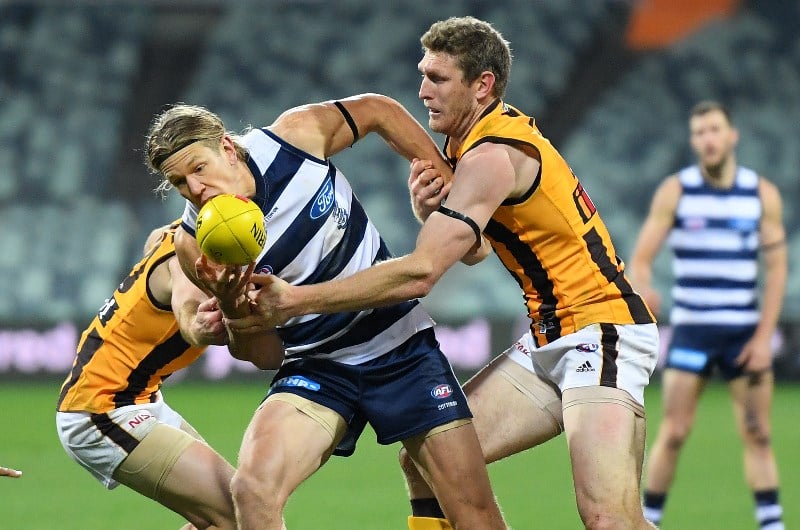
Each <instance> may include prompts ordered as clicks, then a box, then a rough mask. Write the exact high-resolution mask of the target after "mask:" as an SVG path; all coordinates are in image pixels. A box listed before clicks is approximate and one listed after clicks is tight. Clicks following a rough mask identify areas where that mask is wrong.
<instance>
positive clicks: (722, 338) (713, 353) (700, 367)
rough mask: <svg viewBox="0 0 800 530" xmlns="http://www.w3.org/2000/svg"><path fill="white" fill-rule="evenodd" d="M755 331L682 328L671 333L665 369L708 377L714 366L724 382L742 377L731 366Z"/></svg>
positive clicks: (719, 328) (738, 371) (738, 327)
mask: <svg viewBox="0 0 800 530" xmlns="http://www.w3.org/2000/svg"><path fill="white" fill-rule="evenodd" d="M755 330H756V327H755V326H754V325H750V326H711V325H699V324H698V325H681V326H675V327H674V328H673V329H672V341H671V342H670V345H669V351H668V352H667V362H666V367H667V368H675V369H677V370H683V371H685V372H692V373H695V374H698V375H700V376H703V377H709V376H710V375H711V373H712V371H713V369H714V367H715V366H716V367H717V368H718V369H719V372H720V374H721V375H722V378H723V379H724V380H725V381H730V380H732V379H736V378H737V377H739V376H741V375H744V370H743V369H742V367H741V366H737V365H736V364H735V363H734V360H735V359H736V357H738V356H739V354H740V353H742V348H743V347H744V345H745V343H747V341H749V340H750V339H751V338H753V334H754V333H755Z"/></svg>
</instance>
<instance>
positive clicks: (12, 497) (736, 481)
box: [0, 383, 800, 530]
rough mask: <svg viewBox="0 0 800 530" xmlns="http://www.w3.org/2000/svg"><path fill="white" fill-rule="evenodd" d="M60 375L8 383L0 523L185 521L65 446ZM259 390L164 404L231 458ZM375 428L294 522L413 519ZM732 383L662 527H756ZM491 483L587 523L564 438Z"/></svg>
mask: <svg viewBox="0 0 800 530" xmlns="http://www.w3.org/2000/svg"><path fill="white" fill-rule="evenodd" d="M658 390H659V389H658V387H657V386H654V387H651V388H650V389H649V390H648V394H647V399H648V410H649V418H648V421H649V424H650V432H651V434H653V433H654V432H655V426H656V422H657V421H658V418H659V416H660V411H659V403H660V402H659V394H658ZM56 393H57V383H55V384H52V385H45V384H41V383H36V384H22V383H3V384H2V385H0V402H1V403H2V404H3V405H2V407H3V412H2V418H3V422H2V427H1V429H2V430H1V431H0V433H2V434H0V465H6V466H10V467H16V468H17V469H22V470H23V471H24V473H25V474H24V476H23V477H22V478H20V479H7V478H2V479H0V528H8V529H15V530H18V529H19V530H21V529H36V530H39V529H41V530H49V529H80V530H85V529H106V528H116V529H122V530H126V529H131V530H133V529H136V530H139V529H143V528H147V529H155V528H157V529H162V528H165V529H167V528H179V527H180V526H181V525H182V520H181V518H180V517H178V516H177V515H175V514H173V513H171V512H169V511H168V510H166V509H165V508H162V507H161V506H160V505H158V504H156V503H154V502H152V501H149V500H147V499H144V498H142V497H140V496H138V495H137V494H135V493H132V492H131V491H129V490H127V489H126V488H124V487H120V488H117V489H116V490H114V491H110V492H109V491H106V490H105V489H104V488H103V487H102V486H101V485H100V484H99V483H98V482H96V481H95V480H94V479H93V478H92V477H91V476H90V475H89V474H88V473H87V472H85V471H84V470H83V469H82V468H80V467H79V466H78V465H77V464H75V463H73V462H72V461H71V460H70V459H69V458H68V457H67V456H66V454H65V453H64V451H63V449H62V448H61V445H60V443H59V441H58V438H57V437H56V434H55V427H54V421H53V417H54V401H55V397H56ZM262 393H263V388H261V387H260V386H259V385H257V384H241V383H240V384H231V383H222V384H219V383H216V384H215V383H208V384H198V383H191V384H190V383H186V384H179V385H175V386H173V387H170V388H168V389H166V391H165V395H166V397H167V400H168V402H169V403H170V404H171V405H172V406H173V407H174V408H176V409H177V410H179V411H180V412H181V413H182V414H183V415H184V417H186V418H187V419H188V420H189V421H190V422H191V423H192V424H193V425H194V426H195V427H196V428H197V429H198V430H199V431H200V432H201V433H202V434H203V435H204V436H205V437H206V439H207V440H208V441H209V442H210V443H211V444H212V445H213V446H214V447H216V448H217V449H218V450H219V451H220V452H221V453H222V454H223V455H225V456H226V457H227V458H228V459H230V460H231V461H232V462H235V459H236V451H237V449H238V446H239V440H240V438H241V434H242V432H243V430H244V428H245V426H246V424H247V422H248V420H249V417H250V413H251V411H252V409H253V407H254V406H255V404H256V403H258V401H259V400H260V398H261V396H262ZM799 402H800V385H786V384H784V385H782V386H780V387H779V388H778V389H777V392H776V398H775V404H774V410H773V416H774V419H775V421H774V423H775V425H774V436H773V439H774V443H775V448H776V452H777V455H778V460H779V465H780V467H781V470H782V490H781V496H782V500H783V505H784V510H785V514H786V521H787V528H800V506H798V504H797V502H795V499H797V498H798V497H800V473H797V472H796V470H797V469H798V468H800V425H798V422H796V421H795V419H794V413H795V411H796V410H797V403H799ZM374 440H375V439H374V435H373V434H372V433H371V432H369V431H368V432H367V433H365V435H364V437H362V438H361V441H360V444H359V447H358V450H357V452H356V454H355V455H354V456H353V457H351V458H348V459H341V458H334V459H332V460H331V461H330V462H329V463H328V464H327V465H326V466H325V467H324V468H323V469H322V470H321V471H319V472H318V473H317V474H316V475H315V476H313V477H312V478H311V479H310V480H309V481H308V482H307V483H306V484H304V485H303V486H302V487H301V488H300V489H299V490H298V491H297V492H296V494H295V495H294V497H293V498H292V499H291V500H290V503H289V506H288V508H287V512H286V519H287V525H288V527H289V528H290V529H326V530H339V529H342V530H353V529H376V530H383V529H387V530H389V529H398V530H402V529H404V528H406V526H405V520H406V517H407V515H408V513H409V509H408V503H407V502H406V500H405V493H404V487H403V482H402V479H401V476H400V472H399V470H398V466H397V464H396V454H397V449H398V447H397V446H390V447H383V446H379V445H377V444H376V443H375V441H374ZM740 462H741V458H740V444H739V441H738V438H737V436H736V433H735V430H734V427H733V420H732V418H731V411H730V405H729V402H728V397H727V391H726V389H725V387H723V386H720V385H711V386H710V387H709V389H708V390H707V392H706V395H705V396H704V399H703V401H702V404H701V408H700V411H699V417H698V423H697V426H696V428H695V430H694V432H693V433H692V436H691V438H690V440H689V442H688V445H687V447H686V449H685V451H684V454H683V456H682V460H681V462H680V468H679V470H678V478H677V480H676V484H675V487H674V489H673V492H672V494H671V497H670V501H669V505H668V511H667V515H666V517H665V521H664V526H663V528H665V529H668V530H739V529H742V530H748V529H754V528H756V527H755V524H754V522H753V515H752V512H753V507H752V501H751V498H750V494H749V492H748V491H747V488H746V487H745V484H744V480H743V478H742V472H741V463H740ZM490 472H491V476H492V481H493V485H494V489H495V492H496V494H497V496H498V498H499V500H500V503H501V505H502V507H503V510H504V512H505V514H506V517H507V519H508V521H509V523H510V524H511V525H512V527H513V528H515V529H517V530H525V529H545V530H561V529H576V528H580V527H581V525H580V520H579V519H578V516H577V512H576V509H575V502H574V498H573V494H572V481H571V478H570V471H569V464H568V459H567V453H566V445H565V442H564V438H563V437H560V438H558V439H556V440H553V441H551V442H549V443H548V444H545V445H544V446H542V447H540V448H537V449H535V450H533V451H529V452H527V453H525V454H522V455H517V456H515V457H512V458H510V459H508V460H506V461H503V462H498V463H496V464H493V465H492V466H490Z"/></svg>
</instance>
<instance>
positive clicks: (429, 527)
mask: <svg viewBox="0 0 800 530" xmlns="http://www.w3.org/2000/svg"><path fill="white" fill-rule="evenodd" d="M408 530H453V527H452V526H450V523H448V522H447V519H440V518H438V517H415V516H413V515H409V516H408Z"/></svg>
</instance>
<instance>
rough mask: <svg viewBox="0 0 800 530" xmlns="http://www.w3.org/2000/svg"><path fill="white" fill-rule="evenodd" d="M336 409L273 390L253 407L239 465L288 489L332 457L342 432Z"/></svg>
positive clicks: (342, 423) (343, 424)
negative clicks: (257, 406)
mask: <svg viewBox="0 0 800 530" xmlns="http://www.w3.org/2000/svg"><path fill="white" fill-rule="evenodd" d="M346 429H347V424H346V422H345V420H344V418H342V417H341V416H340V415H339V414H338V413H336V412H334V411H333V410H331V409H329V408H327V407H324V406H322V405H320V404H318V403H315V402H313V401H311V400H308V399H306V398H303V397H301V396H298V395H296V394H292V393H288V392H278V393H274V394H271V395H270V396H269V397H268V398H267V399H266V400H265V401H264V403H263V404H262V405H261V406H260V407H259V408H258V410H256V412H255V414H254V415H253V418H252V420H251V421H250V424H249V425H248V427H247V430H246V431H245V434H244V438H243V440H242V446H241V449H240V451H239V469H240V470H245V471H247V472H248V473H253V474H255V475H256V476H261V477H266V478H269V479H270V480H271V481H273V482H276V483H280V484H281V489H282V490H286V491H289V492H290V491H292V490H293V489H294V488H295V487H297V485H299V484H300V483H301V482H302V481H303V480H305V479H306V478H308V477H309V476H310V475H311V474H313V473H314V472H315V471H316V470H317V469H318V468H319V467H320V466H321V465H322V464H323V463H325V461H326V460H327V459H328V458H329V457H330V455H331V453H332V452H333V449H334V448H335V447H336V444H337V443H338V442H339V440H341V438H342V437H343V436H344V433H345V432H346Z"/></svg>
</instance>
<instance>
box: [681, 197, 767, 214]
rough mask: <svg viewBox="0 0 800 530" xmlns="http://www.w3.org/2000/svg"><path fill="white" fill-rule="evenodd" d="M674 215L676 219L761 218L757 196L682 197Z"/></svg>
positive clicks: (759, 202)
mask: <svg viewBox="0 0 800 530" xmlns="http://www.w3.org/2000/svg"><path fill="white" fill-rule="evenodd" d="M675 213H676V215H677V216H678V217H705V218H707V219H727V218H729V217H736V218H737V219H758V218H759V217H760V216H761V201H759V200H758V197H757V196H751V197H741V196H728V197H718V196H716V195H684V196H682V197H681V200H680V202H679V203H678V210H677V211H676V212H675Z"/></svg>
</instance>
